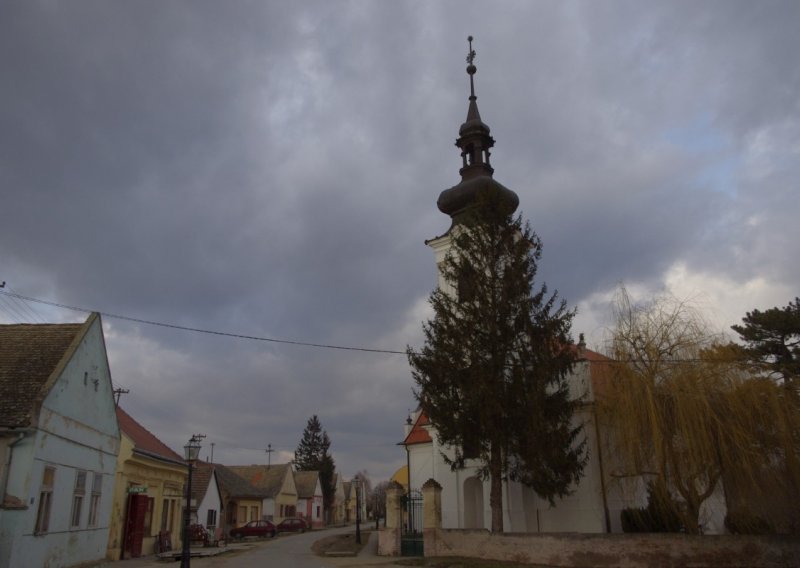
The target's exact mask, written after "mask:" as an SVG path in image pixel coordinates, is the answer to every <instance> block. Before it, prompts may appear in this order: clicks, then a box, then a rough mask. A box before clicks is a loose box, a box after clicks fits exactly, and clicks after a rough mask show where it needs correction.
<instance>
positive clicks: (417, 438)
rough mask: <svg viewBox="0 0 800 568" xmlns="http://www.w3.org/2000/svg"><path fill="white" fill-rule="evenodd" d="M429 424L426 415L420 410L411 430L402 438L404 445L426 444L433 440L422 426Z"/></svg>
mask: <svg viewBox="0 0 800 568" xmlns="http://www.w3.org/2000/svg"><path fill="white" fill-rule="evenodd" d="M428 424H430V420H428V415H427V414H425V412H423V411H420V413H419V415H418V416H417V420H416V422H414V426H412V427H411V431H410V432H409V433H408V435H407V436H406V439H405V440H403V445H404V446H413V445H414V444H428V443H430V442H433V439H431V435H430V434H429V433H428V430H426V429H425V428H424V427H425V426H427V425H428Z"/></svg>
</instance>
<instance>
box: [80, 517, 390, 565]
mask: <svg viewBox="0 0 800 568" xmlns="http://www.w3.org/2000/svg"><path fill="white" fill-rule="evenodd" d="M354 530H355V527H353V526H348V527H340V528H335V529H324V530H318V531H313V532H310V533H305V534H293V535H283V536H279V537H278V538H274V539H266V540H248V541H245V543H244V544H237V545H236V548H237V550H234V551H232V552H227V553H224V554H220V555H218V556H210V557H206V558H196V557H195V558H192V568H250V567H258V568H261V567H264V568H270V567H279V566H280V567H286V568H295V567H296V568H368V567H375V566H377V567H380V568H391V567H392V566H396V565H395V564H394V561H396V560H397V559H393V558H385V557H378V556H376V555H375V554H376V546H375V545H376V543H375V541H371V543H370V544H372V546H370V544H368V545H367V546H366V547H365V549H364V550H363V551H362V554H360V555H359V556H358V557H350V558H323V557H319V556H315V555H314V554H313V553H312V552H311V545H312V544H313V543H314V542H315V541H316V540H318V539H320V538H324V537H326V536H330V535H335V534H345V533H352V532H353V531H354ZM373 537H377V533H373ZM178 565H179V564H178V563H177V562H164V561H160V560H158V559H156V558H155V557H153V556H150V557H147V558H134V559H129V560H119V561H117V562H103V563H101V564H98V565H96V566H95V567H94V568H172V567H173V566H174V567H177V566H178Z"/></svg>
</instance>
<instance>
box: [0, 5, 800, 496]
mask: <svg viewBox="0 0 800 568" xmlns="http://www.w3.org/2000/svg"><path fill="white" fill-rule="evenodd" d="M798 29H800V3H797V2H796V1H792V0H787V1H785V2H776V1H769V0H765V1H761V2H752V1H743V2H736V1H733V0H724V1H720V2H712V1H705V2H694V1H678V2H669V3H666V2H643V1H640V0H635V1H630V2H623V1H608V2H591V1H586V2H569V1H568V2H555V1H553V2H543V1H542V2H491V3H489V2H462V1H459V2H367V1H352V2H337V1H331V0H325V1H320V2H279V1H272V2H268V1H263V2H249V1H247V2H245V1H235V0H232V1H228V2H217V1H192V2H188V1H187V2H179V1H170V2H163V1H160V0H158V1H156V0H152V1H148V0H140V1H137V2H128V1H121V0H120V1H106V0H98V1H83V0H73V1H70V2H66V1H63V2H56V1H49V2H38V1H30V0H10V1H6V2H3V4H2V7H0V282H2V281H5V282H6V287H5V288H4V289H3V290H2V291H3V292H5V293H8V292H12V293H17V294H21V295H24V296H28V297H32V298H38V299H42V300H46V301H48V302H54V303H58V304H63V305H67V306H75V307H80V308H86V309H94V310H99V311H102V312H105V313H109V314H120V315H125V316H129V317H133V318H139V319H144V320H153V321H157V322H164V323H169V324H175V325H179V326H186V327H191V328H202V329H207V330H214V331H223V332H229V333H233V334H241V335H248V336H257V337H261V338H273V339H282V340H291V341H299V342H309V343H316V344H332V345H338V346H353V347H364V348H372V349H384V350H390V351H391V350H399V351H402V350H404V349H405V347H406V345H409V344H410V345H412V346H414V345H419V344H420V341H421V329H420V326H421V322H422V321H423V320H424V319H426V318H427V317H428V315H429V311H428V309H427V306H426V300H427V295H428V294H429V293H430V291H431V290H432V288H433V286H434V285H435V282H436V273H435V266H434V260H433V253H432V252H431V251H430V250H429V249H427V248H426V246H425V245H424V240H425V239H428V238H431V237H433V236H436V235H439V234H441V233H443V232H444V231H445V230H446V229H447V228H448V226H449V219H448V218H447V217H446V216H445V215H443V214H441V213H440V212H439V211H438V210H437V209H436V199H437V197H438V195H439V193H440V192H441V191H442V190H443V189H446V188H448V187H450V186H452V185H454V184H455V183H457V182H458V180H459V176H458V168H459V166H460V161H461V160H460V157H459V154H458V150H457V148H455V146H454V145H453V142H454V140H455V138H456V137H457V135H458V127H459V125H460V124H461V123H462V122H463V121H464V119H465V117H466V112H467V96H468V94H469V92H468V89H469V86H468V85H469V82H468V77H467V75H466V73H465V65H466V64H465V56H466V53H467V42H466V37H467V36H468V35H469V34H472V35H474V36H475V42H474V48H475V49H476V51H477V58H476V61H475V62H476V65H477V67H478V73H477V75H476V77H475V79H476V90H477V95H478V104H479V107H480V110H481V115H482V117H483V120H484V122H486V123H487V124H489V126H490V127H491V128H492V134H493V135H494V137H495V138H496V140H497V144H496V146H495V149H494V152H493V156H492V159H493V165H494V167H495V177H496V179H498V180H499V181H500V182H502V183H503V184H504V185H506V186H507V187H509V188H512V189H514V190H515V191H516V192H517V194H518V195H519V197H520V211H521V212H522V214H523V216H524V217H525V218H526V219H528V220H530V222H531V224H532V226H533V228H534V229H535V230H536V232H537V233H538V234H539V236H540V237H541V238H542V240H543V242H544V258H543V262H542V264H541V267H540V272H539V274H540V277H541V279H542V280H543V281H546V282H547V284H548V286H549V287H550V288H553V289H558V291H559V292H560V294H561V295H562V296H563V297H565V298H566V299H567V301H568V302H569V304H570V305H571V306H575V307H577V309H578V314H579V315H578V318H577V320H576V324H575V329H574V331H575V334H576V335H577V333H578V332H581V331H582V332H585V333H586V335H587V339H588V341H589V344H590V347H594V348H597V349H600V348H601V347H602V339H603V330H604V326H606V325H607V324H608V316H609V307H610V306H609V299H610V297H611V295H612V294H613V291H614V289H615V287H616V286H617V285H618V284H619V283H620V282H623V283H625V285H626V286H628V287H629V289H631V290H632V291H633V292H634V293H635V294H636V295H637V296H639V297H647V296H648V295H650V294H653V293H657V292H661V291H670V292H673V293H675V294H677V295H678V296H680V297H692V298H694V299H696V300H697V301H699V302H700V303H701V304H702V305H703V306H704V307H705V308H706V309H707V310H708V314H710V317H711V318H712V319H713V321H714V322H715V323H716V325H718V326H719V328H720V329H722V328H725V327H727V326H730V325H731V324H733V323H737V322H738V321H739V320H740V319H741V317H742V316H743V315H744V313H745V312H746V311H748V310H752V309H753V308H759V309H763V308H769V307H772V306H778V305H780V306H783V305H786V304H787V303H788V302H789V301H791V300H792V299H793V298H794V297H795V296H796V295H798V294H799V293H800V291H799V290H798V288H800V286H798V282H800V263H799V262H798V260H797V243H798V242H799V241H800V223H798V221H797V220H798V218H800V199H798V180H800V102H799V101H800V65H799V64H798V55H797V54H798V53H800V34H799V33H798ZM83 318H85V314H83V313H81V312H76V311H72V310H69V309H65V308H57V307H53V306H50V305H46V304H41V303H36V302H30V301H22V300H19V299H14V298H11V297H9V296H7V295H0V321H1V322H4V323H14V322H17V321H31V322H36V321H45V320H46V321H55V322H60V321H76V320H81V319H83ZM104 324H105V331H106V342H107V347H108V352H109V359H110V363H111V370H112V375H113V378H114V382H115V384H116V385H117V386H119V387H123V388H125V389H128V390H130V393H129V394H126V395H124V396H123V398H122V405H123V406H124V407H125V408H126V409H127V410H128V411H129V412H130V413H131V414H132V415H133V416H135V417H136V418H137V419H138V420H139V421H140V422H142V423H143V424H144V425H145V426H147V427H148V428H149V429H150V430H152V431H153V432H154V433H156V435H158V436H159V437H160V438H162V439H163V440H164V441H165V442H167V443H168V444H169V445H171V446H172V447H173V448H175V449H176V450H178V451H180V449H181V447H182V446H183V444H184V443H185V442H186V440H187V439H188V438H189V437H190V436H191V434H193V433H197V432H202V433H205V434H206V435H207V438H206V440H205V444H204V451H203V455H207V454H209V453H210V450H211V442H213V443H214V452H215V455H214V458H215V460H216V461H222V462H224V463H228V464H249V463H265V462H266V459H267V455H266V453H265V452H264V449H265V448H266V447H267V444H271V445H272V447H273V448H275V449H276V450H277V453H274V454H272V457H271V459H272V460H273V463H275V462H278V461H281V462H282V461H286V460H287V459H289V458H290V457H291V453H292V452H293V450H294V448H295V447H296V445H297V442H298V441H299V439H300V435H301V432H302V430H303V427H304V426H305V423H306V420H307V419H308V417H310V416H311V415H312V414H318V415H319V417H320V420H321V422H322V425H323V427H325V428H326V429H327V431H328V433H329V435H330V437H331V439H332V442H333V453H334V457H335V459H336V461H337V465H338V467H339V470H340V471H341V472H342V473H343V474H344V475H345V476H347V477H349V476H350V475H352V474H353V473H355V472H356V471H357V470H359V469H367V470H368V472H369V473H370V475H371V477H373V479H374V480H375V481H378V480H381V479H385V478H388V476H389V475H391V473H392V472H393V471H394V470H395V469H396V468H397V467H398V466H400V465H402V464H403V463H404V462H405V455H404V452H403V451H402V448H398V447H397V446H396V443H397V442H398V441H400V440H401V438H402V425H403V421H404V418H405V416H406V414H407V412H408V409H409V408H413V406H414V400H413V396H412V390H411V389H412V381H411V377H410V373H409V369H408V365H407V362H406V359H405V357H404V356H403V355H395V354H388V353H370V352H360V351H344V350H331V349H322V348H312V347H303V346H297V345H286V344H277V343H271V342H265V341H253V340H245V339H236V338H232V337H225V336H215V335H207V334H199V333H192V332H186V331H179V330H175V329H170V328H164V327H157V326H152V325H145V324H140V323H135V322H130V321H126V320H121V319H115V318H112V317H108V316H106V317H104Z"/></svg>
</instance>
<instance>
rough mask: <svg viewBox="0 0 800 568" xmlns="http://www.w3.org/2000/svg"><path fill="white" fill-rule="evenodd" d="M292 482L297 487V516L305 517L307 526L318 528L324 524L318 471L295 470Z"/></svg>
mask: <svg viewBox="0 0 800 568" xmlns="http://www.w3.org/2000/svg"><path fill="white" fill-rule="evenodd" d="M294 484H295V487H297V516H298V517H302V518H303V519H305V520H306V522H307V523H308V526H309V528H312V529H318V528H322V527H323V526H325V521H324V519H323V510H322V509H323V498H322V485H321V483H320V481H319V472H318V471H296V472H295V473H294Z"/></svg>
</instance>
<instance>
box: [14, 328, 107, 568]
mask: <svg viewBox="0 0 800 568" xmlns="http://www.w3.org/2000/svg"><path fill="white" fill-rule="evenodd" d="M112 391H113V387H112V383H111V373H110V370H109V366H108V358H107V356H106V347H105V340H104V338H103V327H102V322H101V319H100V315H99V314H96V313H93V314H91V315H90V316H89V317H88V318H87V319H86V321H85V322H84V323H77V324H18V325H0V495H2V506H1V507H0V566H4V567H9V568H16V567H27V566H72V565H77V564H86V563H90V562H96V561H99V560H102V559H104V558H105V555H106V547H107V545H108V535H109V518H110V513H111V506H112V493H113V487H114V475H115V472H116V464H117V454H118V452H119V447H120V433H119V428H118V426H117V418H116V415H115V412H114V397H113V392H112Z"/></svg>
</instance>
